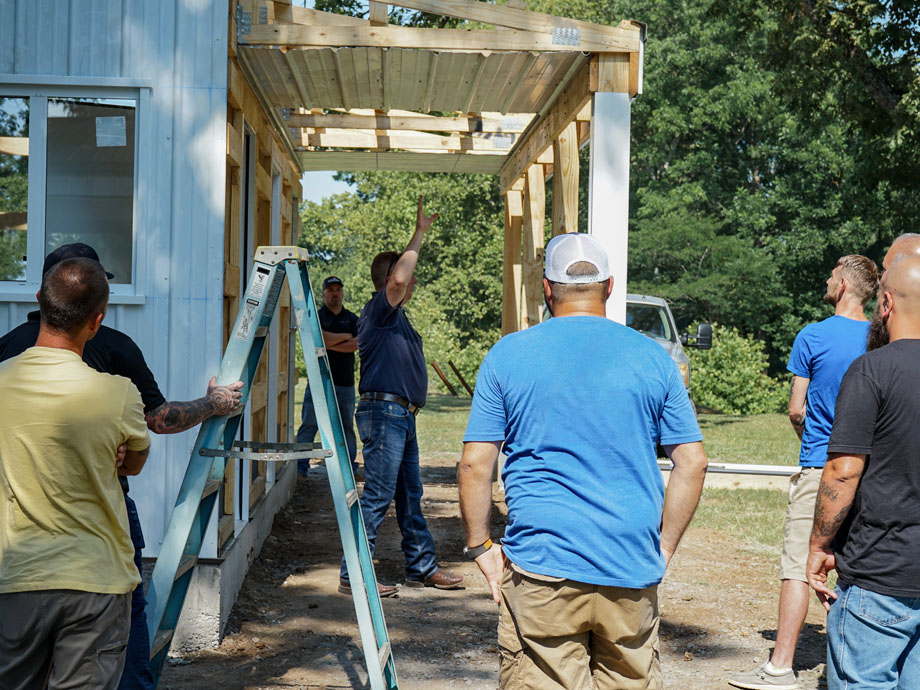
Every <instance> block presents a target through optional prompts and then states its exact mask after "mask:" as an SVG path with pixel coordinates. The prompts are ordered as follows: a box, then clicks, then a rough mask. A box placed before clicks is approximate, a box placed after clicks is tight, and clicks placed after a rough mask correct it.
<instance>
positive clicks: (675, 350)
mask: <svg viewBox="0 0 920 690" xmlns="http://www.w3.org/2000/svg"><path fill="white" fill-rule="evenodd" d="M626 325H627V326H629V327H630V328H632V329H634V330H637V331H639V333H641V334H642V335H645V336H648V337H649V338H651V339H652V340H654V341H655V342H656V343H658V344H659V345H661V347H663V348H664V349H665V350H667V352H668V354H669V355H671V359H673V360H674V361H675V362H676V363H677V368H678V369H680V374H681V376H683V378H684V385H685V386H686V387H687V391H689V390H690V359H689V358H688V357H687V353H686V352H684V346H687V347H695V348H697V349H699V350H708V349H709V348H711V347H712V326H710V325H709V324H708V323H701V324H700V325H699V326H697V329H696V335H689V334H687V333H681V334H680V335H678V333H677V327H676V326H675V325H674V316H673V315H672V314H671V310H670V309H669V308H668V303H667V302H665V301H664V300H663V299H661V297H652V296H650V295H635V294H628V295H626ZM690 340H693V341H694V342H693V343H692V344H691V343H690Z"/></svg>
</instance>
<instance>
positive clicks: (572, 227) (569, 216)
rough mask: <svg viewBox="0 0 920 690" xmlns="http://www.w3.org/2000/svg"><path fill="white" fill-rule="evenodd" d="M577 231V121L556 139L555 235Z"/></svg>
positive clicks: (554, 146) (554, 180) (554, 184)
mask: <svg viewBox="0 0 920 690" xmlns="http://www.w3.org/2000/svg"><path fill="white" fill-rule="evenodd" d="M566 232H578V123H577V122H574V121H573V122H570V123H569V124H568V125H566V128H565V129H564V130H562V133H561V134H560V135H559V136H558V137H557V138H556V140H555V141H554V142H553V237H555V236H556V235H561V234H563V233H566Z"/></svg>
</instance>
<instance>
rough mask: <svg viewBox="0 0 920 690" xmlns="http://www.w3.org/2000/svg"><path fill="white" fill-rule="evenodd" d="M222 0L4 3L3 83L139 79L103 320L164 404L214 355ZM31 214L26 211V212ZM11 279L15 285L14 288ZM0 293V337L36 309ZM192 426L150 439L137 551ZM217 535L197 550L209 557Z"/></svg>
mask: <svg viewBox="0 0 920 690" xmlns="http://www.w3.org/2000/svg"><path fill="white" fill-rule="evenodd" d="M228 28H229V20H228V3H222V2H211V1H209V0H174V1H172V2H170V1H168V0H163V1H161V2H150V1H149V0H69V1H68V0H54V1H52V0H44V1H41V0H4V1H3V2H0V93H2V91H3V86H4V85H11V84H12V85H16V86H18V87H22V86H23V85H26V86H29V87H30V88H31V85H36V87H37V88H41V87H42V85H52V86H49V88H53V85H55V84H58V85H60V84H66V85H69V86H81V85H83V86H104V85H107V86H128V87H142V91H143V92H144V93H145V94H146V96H142V97H141V100H140V106H139V108H138V118H139V121H140V122H139V125H138V182H139V184H138V193H137V197H136V208H137V211H136V213H137V216H136V217H137V222H136V223H135V235H136V237H135V267H134V270H135V276H136V284H135V292H136V294H135V295H128V296H121V297H119V296H114V297H113V299H112V302H113V304H112V306H111V307H110V310H109V314H108V315H107V317H106V322H105V323H106V324H107V325H109V326H112V327H114V328H117V329H119V330H122V331H124V332H125V333H127V334H128V335H130V336H131V337H132V338H134V339H135V341H136V342H137V343H138V345H139V346H140V347H141V349H142V350H143V352H144V355H145V357H146V359H147V363H148V365H149V366H150V368H151V370H152V371H153V373H154V375H155V376H156V378H157V381H158V383H159V385H160V389H161V390H162V392H163V394H164V395H165V396H166V397H167V399H169V400H190V399H194V398H198V397H201V396H202V395H203V394H204V392H205V388H206V385H207V382H208V379H209V378H210V377H211V376H212V375H213V374H215V373H216V372H217V368H218V366H219V364H220V358H221V351H222V335H223V333H222V322H223V298H224V292H223V273H224V257H223V252H224V229H225V223H224V218H225V213H224V204H225V190H226V123H227V48H228V46H227V36H228ZM31 214H32V209H30V217H31ZM15 287H16V286H13V288H15ZM8 288H9V284H7V286H6V287H0V292H2V295H0V332H6V331H7V330H9V329H10V328H13V327H15V326H16V325H18V324H19V323H21V322H22V321H24V320H25V315H26V313H27V312H28V311H30V310H32V309H35V308H36V307H35V300H34V293H35V286H34V285H26V286H21V290H20V293H21V294H20V295H17V294H16V289H8ZM195 433H196V431H195V430H192V431H190V432H186V433H183V434H178V435H175V436H155V437H154V440H153V447H152V451H151V455H150V459H149V460H148V462H147V466H146V467H145V469H144V472H143V473H142V474H141V476H139V477H136V478H133V479H132V481H131V483H132V492H131V493H132V496H133V497H134V499H135V501H136V502H137V503H138V507H139V510H140V514H141V521H142V523H143V525H144V531H145V536H146V540H147V548H146V549H145V551H144V555H145V556H155V555H156V554H157V552H158V548H159V543H160V541H161V539H162V535H163V533H164V531H165V528H166V523H167V521H168V519H169V515H170V513H171V511H172V507H173V503H174V501H175V496H176V493H177V492H178V488H179V485H180V483H181V481H182V477H183V474H184V472H185V467H186V464H187V463H188V459H189V453H190V451H191V447H192V445H193V444H194V441H195ZM216 555H217V554H216V529H215V530H214V538H213V539H212V540H211V542H209V544H208V545H207V546H206V548H205V550H204V551H203V552H202V556H203V557H213V556H216Z"/></svg>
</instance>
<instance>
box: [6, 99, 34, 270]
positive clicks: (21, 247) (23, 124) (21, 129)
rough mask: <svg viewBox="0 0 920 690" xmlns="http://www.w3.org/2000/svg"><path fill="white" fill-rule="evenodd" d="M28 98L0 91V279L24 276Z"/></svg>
mask: <svg viewBox="0 0 920 690" xmlns="http://www.w3.org/2000/svg"><path fill="white" fill-rule="evenodd" d="M28 206H29V99H28V98H8V97H6V96H3V95H2V94H0V280H25V279H26V234H27V233H26V229H27V227H28Z"/></svg>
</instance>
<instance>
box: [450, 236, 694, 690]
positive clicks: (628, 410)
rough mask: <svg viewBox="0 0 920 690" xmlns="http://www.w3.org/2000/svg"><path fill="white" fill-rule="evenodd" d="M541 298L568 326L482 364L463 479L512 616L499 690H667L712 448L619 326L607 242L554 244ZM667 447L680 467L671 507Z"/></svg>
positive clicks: (489, 573) (477, 544)
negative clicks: (682, 578)
mask: <svg viewBox="0 0 920 690" xmlns="http://www.w3.org/2000/svg"><path fill="white" fill-rule="evenodd" d="M543 289H544V295H545V297H546V302H547V306H548V307H549V309H550V311H551V313H552V314H553V316H554V317H555V318H553V319H551V320H550V321H547V322H545V323H542V324H540V325H538V326H534V327H533V328H528V329H527V330H525V331H521V332H519V333H514V334H511V335H509V336H507V337H505V338H502V339H501V340H500V341H499V342H498V343H497V344H496V345H495V346H494V347H493V348H492V349H491V350H490V351H489V354H488V355H486V358H485V360H483V363H482V366H481V367H480V369H479V377H478V379H477V382H476V392H475V395H474V396H473V407H472V410H471V411H470V419H469V424H468V426H467V429H466V435H465V436H464V439H463V441H464V448H463V457H462V460H461V462H460V470H459V473H458V475H459V481H460V509H461V512H462V514H463V521H464V527H465V529H466V544H467V548H465V549H464V553H465V554H466V555H467V557H469V558H474V559H475V560H476V563H477V565H478V566H479V568H480V569H481V570H482V572H483V574H484V575H485V577H486V580H487V582H488V584H489V587H490V589H491V593H492V598H493V600H494V601H495V602H496V603H497V604H500V606H501V610H500V618H499V625H498V645H499V647H500V649H501V671H500V676H499V678H500V687H501V688H505V689H507V690H510V689H511V688H525V687H526V688H550V687H552V688H560V687H565V688H595V689H596V690H607V689H611V690H612V689H613V688H621V689H624V690H628V689H631V688H659V687H661V672H660V669H659V660H658V598H657V587H658V583H659V582H661V578H662V576H663V575H664V571H665V568H666V567H667V564H668V562H669V561H670V559H671V556H672V555H673V553H674V550H675V549H676V548H677V544H678V542H679V541H680V538H681V536H682V535H683V532H684V530H685V529H686V527H687V525H688V524H689V522H690V519H691V518H692V517H693V513H694V511H695V510H696V505H697V502H698V501H699V497H700V493H701V491H702V488H703V479H704V477H705V473H706V465H707V461H706V454H705V452H704V451H703V445H702V443H701V440H702V434H701V433H700V429H699V426H698V425H697V422H696V417H695V415H694V413H693V408H692V406H691V404H690V398H689V397H688V396H687V391H686V388H685V387H684V385H683V380H682V378H681V376H680V372H678V370H677V366H676V365H675V364H674V361H673V360H672V359H671V358H670V357H669V356H668V354H667V353H666V352H665V351H664V350H663V349H662V348H661V347H659V346H658V345H656V344H655V343H654V342H653V341H652V340H650V339H648V338H646V337H645V336H643V335H641V334H639V333H637V332H636V331H634V330H632V329H630V328H627V327H626V326H622V325H620V324H618V323H615V322H613V321H610V320H608V319H607V318H606V315H605V305H606V302H607V298H608V297H609V296H610V293H611V291H612V289H613V278H612V277H611V276H610V271H609V269H608V260H607V254H606V251H605V250H604V248H603V246H602V245H601V244H600V242H598V241H597V240H596V239H595V238H593V237H591V236H590V235H583V234H574V233H573V234H568V235H560V236H558V237H555V238H553V240H552V241H551V242H550V243H549V244H548V245H547V247H546V271H545V277H544V279H543ZM659 442H660V443H661V444H662V446H664V449H665V451H666V452H667V453H668V455H669V456H670V457H671V459H672V460H673V462H674V469H673V471H672V472H671V476H670V479H669V484H668V491H667V495H665V492H664V484H663V481H662V477H661V471H660V470H659V469H658V463H657V458H656V452H655V451H656V446H657V444H658V443H659ZM503 444H504V453H505V454H506V456H507V461H506V463H505V466H504V470H503V472H502V478H503V480H504V483H505V500H506V502H507V505H508V518H509V524H508V527H507V528H506V529H505V535H504V537H503V538H502V540H501V546H498V545H497V544H492V541H491V539H490V537H489V522H490V512H491V507H492V490H491V479H492V472H493V469H494V467H495V462H496V459H497V457H498V454H499V451H500V450H501V448H502V445H503Z"/></svg>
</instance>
